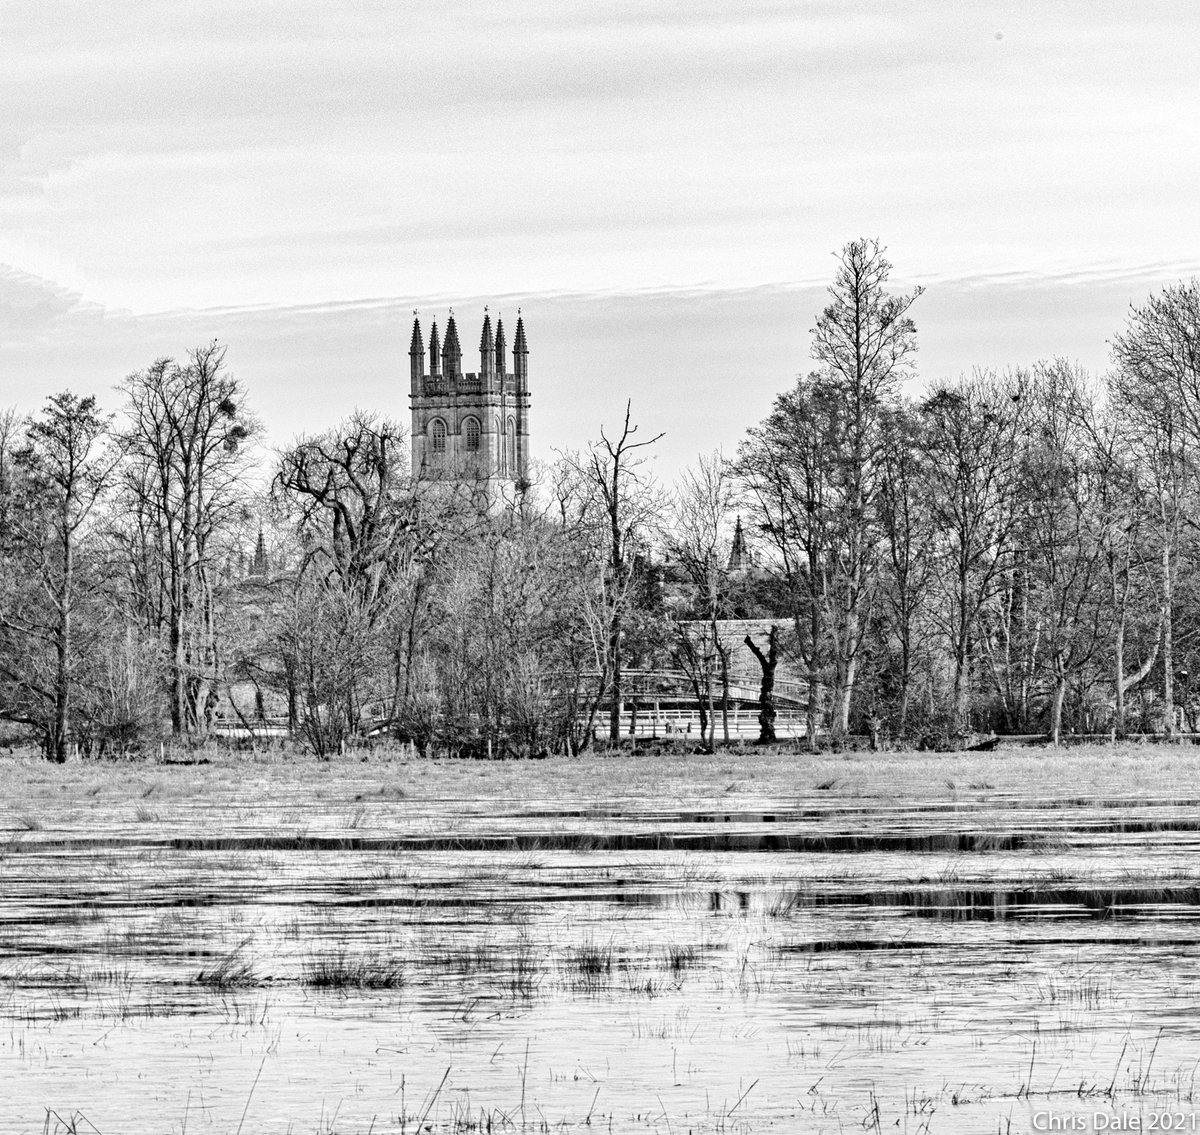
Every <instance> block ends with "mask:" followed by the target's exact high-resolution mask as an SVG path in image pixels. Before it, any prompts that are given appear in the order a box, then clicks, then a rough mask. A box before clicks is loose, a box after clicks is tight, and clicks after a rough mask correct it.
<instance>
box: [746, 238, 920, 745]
mask: <svg viewBox="0 0 1200 1135" xmlns="http://www.w3.org/2000/svg"><path fill="white" fill-rule="evenodd" d="M891 269H892V266H891V264H890V263H889V261H888V260H887V258H886V257H885V256H884V249H883V248H882V247H881V245H880V244H879V242H878V241H874V240H856V241H851V242H850V243H849V244H847V245H846V246H845V247H844V248H843V249H842V251H841V253H840V255H839V266H838V270H837V272H836V274H835V276H834V281H833V284H832V285H831V287H830V289H829V293H830V302H829V304H828V306H826V308H825V310H824V311H823V312H822V313H821V315H820V316H819V318H818V319H817V324H816V327H815V328H814V329H813V348H812V354H813V359H814V360H815V361H816V362H817V363H818V364H819V366H820V369H819V370H818V371H817V372H816V373H815V374H812V375H810V376H809V377H808V378H807V379H803V380H801V381H800V382H798V383H797V385H796V389H795V390H794V391H792V392H790V393H789V394H786V395H781V396H780V398H779V399H777V400H776V404H775V408H774V410H773V411H772V413H771V415H770V417H768V419H767V420H766V422H764V423H763V425H762V426H760V427H758V428H757V429H754V430H751V431H750V435H749V437H748V438H747V439H746V441H745V442H743V444H742V447H741V450H740V459H739V471H740V473H741V475H742V476H743V477H744V478H745V480H746V481H747V484H748V487H749V489H750V492H751V496H752V499H753V500H754V501H755V504H756V510H757V512H758V518H757V519H758V520H759V524H760V527H761V528H762V530H763V531H764V532H765V533H766V534H767V536H768V539H769V541H770V543H771V544H773V545H774V548H775V550H776V552H777V554H778V557H779V562H780V563H781V565H782V570H783V575H784V577H785V579H786V580H787V583H788V587H789V590H791V591H792V592H793V595H794V599H793V617H794V619H795V620H796V630H797V633H798V636H799V638H800V642H801V644H802V649H803V650H804V652H805V662H806V663H807V665H808V668H809V673H810V679H811V681H812V690H813V695H812V698H811V699H810V706H809V720H810V730H812V729H815V722H816V718H817V710H818V705H817V704H816V688H817V687H816V684H815V683H816V682H818V681H820V680H822V679H824V678H828V679H830V681H831V685H832V688H833V706H832V713H831V727H832V729H833V732H834V733H835V735H844V734H845V733H846V732H847V731H848V730H849V727H850V713H851V706H852V703H853V699H854V693H855V688H856V685H857V682H858V676H859V667H860V663H861V661H862V649H863V645H864V643H865V641H866V638H867V635H868V632H869V630H870V622H871V616H872V613H873V611H874V608H875V604H876V602H877V600H878V589H879V582H880V573H879V564H878V558H879V550H880V544H881V541H880V539H879V516H878V505H879V500H878V497H879V493H880V490H881V484H882V472H883V453H884V448H885V438H884V432H883V422H884V418H885V414H886V411H887V409H888V408H889V407H890V406H892V405H894V404H895V403H896V401H897V400H898V398H899V391H900V384H901V383H902V381H903V380H904V379H906V378H907V377H909V375H910V374H911V373H912V364H913V359H914V356H915V354H916V328H915V325H914V324H913V322H912V319H911V318H910V317H909V315H908V312H909V309H910V308H911V307H912V304H913V303H914V302H915V301H916V299H917V297H918V296H920V294H921V289H919V288H918V289H916V290H915V291H913V292H912V293H910V294H908V295H895V294H892V293H889V292H888V291H887V290H886V287H885V286H886V283H887V280H888V277H889V275H890V273H891ZM810 741H813V742H814V743H815V734H812V733H810Z"/></svg>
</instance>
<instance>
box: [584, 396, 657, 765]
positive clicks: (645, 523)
mask: <svg viewBox="0 0 1200 1135" xmlns="http://www.w3.org/2000/svg"><path fill="white" fill-rule="evenodd" d="M637 431H638V427H637V425H635V424H634V422H633V420H632V402H629V401H627V402H626V403H625V419H624V422H623V424H622V427H621V433H620V434H619V435H618V436H616V437H609V435H608V434H607V433H606V432H605V430H604V429H603V427H602V428H601V430H600V440H599V441H597V442H594V443H593V444H592V446H591V448H590V449H589V450H588V452H587V453H586V454H585V455H583V456H582V457H581V458H577V459H576V460H577V463H578V464H577V470H576V472H577V483H578V485H579V486H580V487H582V488H584V489H585V491H586V494H587V495H586V497H585V498H584V506H583V516H584V518H585V519H584V521H583V523H586V524H588V525H590V526H591V527H592V529H593V531H594V532H595V534H596V535H598V536H599V538H600V540H601V542H602V546H603V548H604V575H603V579H602V581H601V582H602V593H603V602H602V607H603V624H604V627H603V633H604V651H603V666H602V674H603V675H604V677H605V679H606V681H605V683H604V684H605V686H606V688H607V689H608V691H609V695H610V697H611V699H612V700H611V705H610V708H609V717H608V733H609V740H610V741H611V742H612V743H613V744H616V743H617V742H619V741H620V739H621V702H622V699H623V696H624V692H625V684H624V674H623V670H624V665H625V657H626V644H625V642H624V641H623V636H624V632H625V626H626V621H627V617H628V614H629V609H630V604H631V602H632V600H633V596H634V582H635V571H634V568H635V559H636V556H637V552H638V549H639V548H640V547H641V543H642V541H643V540H644V538H645V536H646V533H647V532H648V530H649V529H650V528H651V527H652V526H653V525H654V522H655V519H656V517H657V515H658V513H659V511H660V509H661V499H660V497H661V494H660V492H659V490H658V487H657V486H656V485H655V484H654V482H653V480H652V479H651V478H650V477H649V476H648V475H647V472H646V469H645V455H644V454H643V453H642V452H641V451H642V450H644V449H646V448H647V447H649V446H651V445H653V444H654V443H655V442H656V441H658V440H659V438H661V437H662V436H663V435H662V434H661V433H659V434H655V435H654V437H651V438H646V439H645V440H644V441H635V440H634V439H635V437H636V435H637ZM565 503H566V502H565V500H564V505H565Z"/></svg>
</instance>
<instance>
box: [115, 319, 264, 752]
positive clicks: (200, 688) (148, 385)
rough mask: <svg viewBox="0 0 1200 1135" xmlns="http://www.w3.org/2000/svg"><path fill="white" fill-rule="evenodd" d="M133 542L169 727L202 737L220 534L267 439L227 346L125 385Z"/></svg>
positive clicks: (198, 352) (212, 658)
mask: <svg viewBox="0 0 1200 1135" xmlns="http://www.w3.org/2000/svg"><path fill="white" fill-rule="evenodd" d="M122 389H123V390H124V392H125V395H126V406H125V414H126V418H127V422H126V425H125V428H124V430H123V431H122V433H121V438H120V440H121V444H122V447H123V449H124V454H125V461H124V497H125V509H124V512H125V527H126V545H127V548H128V549H129V555H130V562H131V565H132V568H131V579H132V582H133V585H134V587H135V589H136V590H137V591H138V592H139V594H140V601H139V603H140V607H141V611H142V615H143V618H144V619H145V620H146V621H147V622H148V623H149V624H150V625H151V626H152V627H153V628H154V629H155V630H157V631H158V632H159V633H161V634H162V635H163V637H164V638H165V640H166V642H167V654H168V658H169V663H168V665H169V669H170V674H169V680H168V687H169V690H170V703H171V726H172V729H173V730H174V731H175V732H177V733H184V732H186V733H198V732H203V731H204V730H205V729H206V727H207V722H208V718H209V716H210V714H211V711H212V709H213V707H214V706H215V705H216V700H217V693H216V689H217V682H218V680H219V678H220V661H221V660H220V643H219V639H218V627H217V614H216V604H215V602H214V587H215V584H216V575H217V570H218V566H219V561H220V559H221V556H222V548H221V545H220V538H221V535H222V533H223V532H224V531H226V530H227V529H228V528H229V527H230V526H231V525H233V523H234V522H235V521H236V519H237V517H238V514H239V513H240V512H241V511H242V510H243V509H244V494H245V492H246V490H247V484H248V481H249V478H250V477H251V475H252V473H253V471H254V464H253V459H254V456H253V445H252V443H253V441H254V439H255V436H256V435H257V434H258V432H259V424H258V421H257V419H256V418H255V417H254V416H253V415H252V414H251V413H250V412H249V410H248V408H247V405H246V397H245V393H244V391H243V390H242V387H241V384H240V383H239V382H238V381H237V379H235V378H234V377H233V376H232V375H231V374H229V372H228V371H227V370H226V367H225V348H224V347H223V346H221V345H220V344H218V343H216V342H212V343H209V344H208V345H207V346H202V347H197V348H196V349H195V350H193V351H190V352H189V353H188V358H187V361H186V362H184V363H177V362H175V360H173V359H167V358H164V359H159V360H158V361H156V362H155V363H154V364H153V365H152V366H150V367H148V368H147V369H146V370H144V371H138V372H136V373H134V374H131V375H130V376H129V377H128V378H127V379H126V380H125V382H124V383H123V384H122Z"/></svg>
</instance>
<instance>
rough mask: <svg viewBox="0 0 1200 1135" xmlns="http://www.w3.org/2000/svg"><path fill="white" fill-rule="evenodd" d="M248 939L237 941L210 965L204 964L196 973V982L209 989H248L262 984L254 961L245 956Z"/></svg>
mask: <svg viewBox="0 0 1200 1135" xmlns="http://www.w3.org/2000/svg"><path fill="white" fill-rule="evenodd" d="M248 944H249V939H246V940H245V941H243V942H240V943H238V945H236V946H235V947H234V948H233V949H232V950H230V951H229V953H227V954H224V955H222V956H221V957H220V958H218V959H217V961H216V962H214V963H213V964H212V965H211V966H206V967H205V968H204V969H202V970H201V971H200V972H199V973H198V974H197V975H196V984H197V985H204V986H207V987H208V988H209V989H249V988H252V987H253V986H256V985H261V984H262V979H261V978H260V977H259V975H258V973H257V971H256V970H255V968H254V962H253V961H250V960H249V959H247V958H246V956H245V949H246V946H247V945H248Z"/></svg>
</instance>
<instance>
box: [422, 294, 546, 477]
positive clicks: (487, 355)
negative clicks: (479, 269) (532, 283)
mask: <svg viewBox="0 0 1200 1135" xmlns="http://www.w3.org/2000/svg"><path fill="white" fill-rule="evenodd" d="M506 352H507V342H506V340H505V337H504V323H503V321H502V320H500V319H499V318H498V317H497V319H496V332H495V335H493V334H492V317H491V316H490V315H489V314H488V313H487V309H486V308H485V309H484V316H483V332H482V333H481V335H480V338H479V373H478V374H475V373H467V374H464V373H463V369H462V348H461V347H459V344H458V327H457V325H456V324H455V322H454V312H453V311H452V312H451V313H450V318H449V319H448V320H447V321H446V337H445V340H444V341H441V342H439V340H438V325H437V323H436V321H435V322H434V323H432V324H431V326H430V329H429V369H428V370H426V369H425V361H426V360H425V342H424V339H423V338H422V335H421V321H420V319H417V318H414V319H413V331H412V344H411V346H410V347H409V351H408V357H409V364H410V367H411V372H412V391H411V393H410V395H409V397H410V398H411V399H412V459H413V476H414V477H461V478H464V479H466V478H477V479H479V480H486V481H497V480H500V481H523V480H525V477H526V475H527V470H528V460H529V382H528V369H527V368H528V356H529V351H528V348H527V347H526V346H525V323H524V321H523V320H522V319H521V316H520V313H519V312H518V314H517V328H516V334H515V337H514V341H513V352H512V370H511V371H510V370H507V369H506V365H505V357H504V356H505V354H506Z"/></svg>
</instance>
